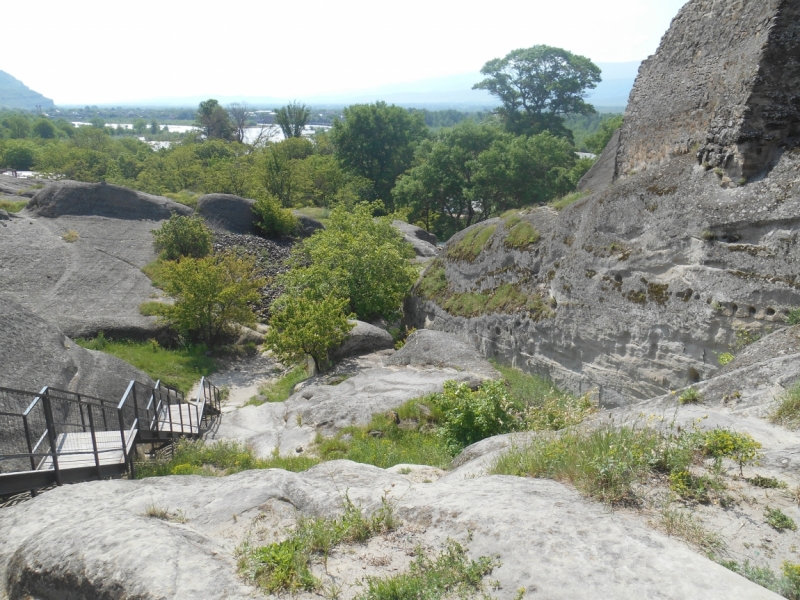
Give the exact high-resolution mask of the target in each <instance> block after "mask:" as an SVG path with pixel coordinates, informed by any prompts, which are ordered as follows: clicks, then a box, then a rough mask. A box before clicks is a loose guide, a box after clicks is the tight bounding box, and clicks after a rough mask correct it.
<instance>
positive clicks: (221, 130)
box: [196, 98, 233, 140]
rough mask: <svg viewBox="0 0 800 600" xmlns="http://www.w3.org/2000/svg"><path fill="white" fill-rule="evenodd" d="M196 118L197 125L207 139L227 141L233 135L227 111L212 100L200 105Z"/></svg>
mask: <svg viewBox="0 0 800 600" xmlns="http://www.w3.org/2000/svg"><path fill="white" fill-rule="evenodd" d="M196 118H197V125H198V126H199V127H200V129H202V130H203V133H204V134H205V136H206V137H207V138H208V139H214V138H216V139H222V140H228V139H230V138H231V136H232V135H233V123H231V119H230V116H229V115H228V111H226V110H225V109H224V108H222V106H220V104H219V102H217V101H216V100H214V99H213V98H210V99H208V100H204V101H203V102H201V103H200V106H199V107H198V109H197V117H196Z"/></svg>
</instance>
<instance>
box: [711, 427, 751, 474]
mask: <svg viewBox="0 0 800 600" xmlns="http://www.w3.org/2000/svg"><path fill="white" fill-rule="evenodd" d="M702 450H703V453H704V454H705V455H706V456H708V457H711V458H714V459H715V460H717V461H720V460H722V459H723V458H730V459H732V460H735V461H736V463H737V464H738V465H739V475H740V476H742V475H743V474H742V468H743V466H744V465H745V464H747V463H753V462H756V461H758V459H759V458H760V456H761V444H760V443H759V442H757V441H756V440H754V439H753V438H752V436H750V434H748V433H737V432H735V431H729V430H727V429H713V430H712V431H707V432H705V433H704V434H703V436H702Z"/></svg>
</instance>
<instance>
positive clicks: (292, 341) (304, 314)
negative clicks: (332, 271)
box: [264, 293, 353, 371]
mask: <svg viewBox="0 0 800 600" xmlns="http://www.w3.org/2000/svg"><path fill="white" fill-rule="evenodd" d="M347 304H348V301H347V300H346V299H340V298H337V297H336V296H333V295H329V296H327V297H326V298H323V299H321V300H319V299H317V298H315V297H313V296H311V295H310V294H308V293H306V294H304V295H302V296H290V295H287V294H284V295H283V296H281V297H280V298H278V300H277V301H276V302H275V305H274V306H273V313H272V318H271V319H270V328H269V331H268V332H267V335H266V336H265V338H264V344H265V345H266V346H267V347H268V348H269V349H271V350H272V351H273V352H274V353H275V355H276V356H277V357H278V359H279V360H280V361H282V362H284V363H287V364H292V363H296V362H298V361H300V360H304V359H305V358H306V356H310V357H311V358H312V359H313V360H314V365H315V366H316V368H317V370H318V371H321V370H322V369H323V368H324V367H325V366H326V363H327V361H328V351H329V350H330V349H332V348H335V347H337V346H339V345H341V343H342V342H344V340H345V339H347V334H348V332H349V331H350V329H352V328H353V324H351V323H350V322H349V321H348V320H347V315H346V314H345V312H344V311H345V308H346V306H347Z"/></svg>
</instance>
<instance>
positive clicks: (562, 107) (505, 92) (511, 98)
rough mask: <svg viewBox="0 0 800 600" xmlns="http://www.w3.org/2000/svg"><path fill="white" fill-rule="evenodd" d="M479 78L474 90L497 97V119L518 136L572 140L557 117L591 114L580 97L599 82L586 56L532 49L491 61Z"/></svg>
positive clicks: (592, 108) (560, 118)
mask: <svg viewBox="0 0 800 600" xmlns="http://www.w3.org/2000/svg"><path fill="white" fill-rule="evenodd" d="M481 73H482V74H483V75H485V76H486V79H484V80H483V81H481V82H479V83H476V84H475V85H474V86H473V89H479V90H486V91H488V92H489V93H490V94H492V95H494V96H497V98H498V99H499V100H500V102H501V103H502V106H501V107H500V108H498V109H497V114H498V115H499V116H500V117H501V118H502V119H503V122H504V123H505V125H506V128H507V129H508V131H510V132H512V133H515V134H517V135H519V134H528V135H530V134H537V133H541V132H543V131H545V130H549V131H551V132H552V133H554V134H555V135H558V136H562V137H566V138H568V139H570V140H572V133H571V132H570V131H569V130H568V129H566V128H565V127H564V124H563V118H562V116H563V115H565V114H568V113H573V114H582V115H586V114H593V113H594V112H595V110H594V107H593V106H592V105H591V104H588V103H586V101H585V100H584V98H585V96H586V90H590V89H594V88H595V87H597V84H598V83H599V82H600V68H599V67H598V66H597V65H595V64H594V63H593V62H592V61H591V60H589V59H588V58H586V57H585V56H579V55H576V54H572V53H571V52H569V51H567V50H563V49H561V48H554V47H552V46H545V45H537V46H533V47H531V48H520V49H518V50H513V51H511V52H509V53H508V54H507V55H506V56H505V57H504V58H495V59H493V60H490V61H489V62H487V63H486V64H485V65H484V66H483V68H482V69H481Z"/></svg>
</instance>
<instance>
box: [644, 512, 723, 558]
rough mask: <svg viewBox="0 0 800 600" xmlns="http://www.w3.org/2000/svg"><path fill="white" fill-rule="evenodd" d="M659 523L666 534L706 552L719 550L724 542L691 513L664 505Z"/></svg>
mask: <svg viewBox="0 0 800 600" xmlns="http://www.w3.org/2000/svg"><path fill="white" fill-rule="evenodd" d="M660 525H661V527H663V528H664V531H665V532H666V534H667V535H669V536H673V537H677V538H681V539H682V540H685V541H687V542H689V544H691V545H692V546H695V547H696V548H699V549H700V550H703V551H704V552H706V553H709V552H719V551H721V550H723V549H724V548H725V543H724V542H723V541H722V538H721V537H720V536H719V534H717V533H715V532H712V531H709V530H708V529H706V528H705V527H704V526H703V524H702V523H701V522H700V521H698V520H697V518H696V517H694V516H693V515H692V514H691V513H688V512H686V511H683V510H679V509H676V508H672V507H670V506H665V507H664V509H663V510H662V511H661V514H660Z"/></svg>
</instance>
